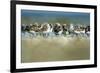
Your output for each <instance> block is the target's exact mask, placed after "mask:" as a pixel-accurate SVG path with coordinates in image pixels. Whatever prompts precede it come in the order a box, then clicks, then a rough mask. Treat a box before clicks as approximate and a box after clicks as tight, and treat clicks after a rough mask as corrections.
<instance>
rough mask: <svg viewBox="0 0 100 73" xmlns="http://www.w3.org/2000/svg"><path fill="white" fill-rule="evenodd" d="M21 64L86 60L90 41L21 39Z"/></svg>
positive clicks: (73, 38) (81, 39) (51, 38)
mask: <svg viewBox="0 0 100 73" xmlns="http://www.w3.org/2000/svg"><path fill="white" fill-rule="evenodd" d="M21 41H22V48H21V51H22V52H21V62H22V63H26V62H29V63H30V62H47V61H68V60H87V59H89V58H90V39H89V38H87V37H49V38H43V37H36V38H23V37H22V40H21Z"/></svg>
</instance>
